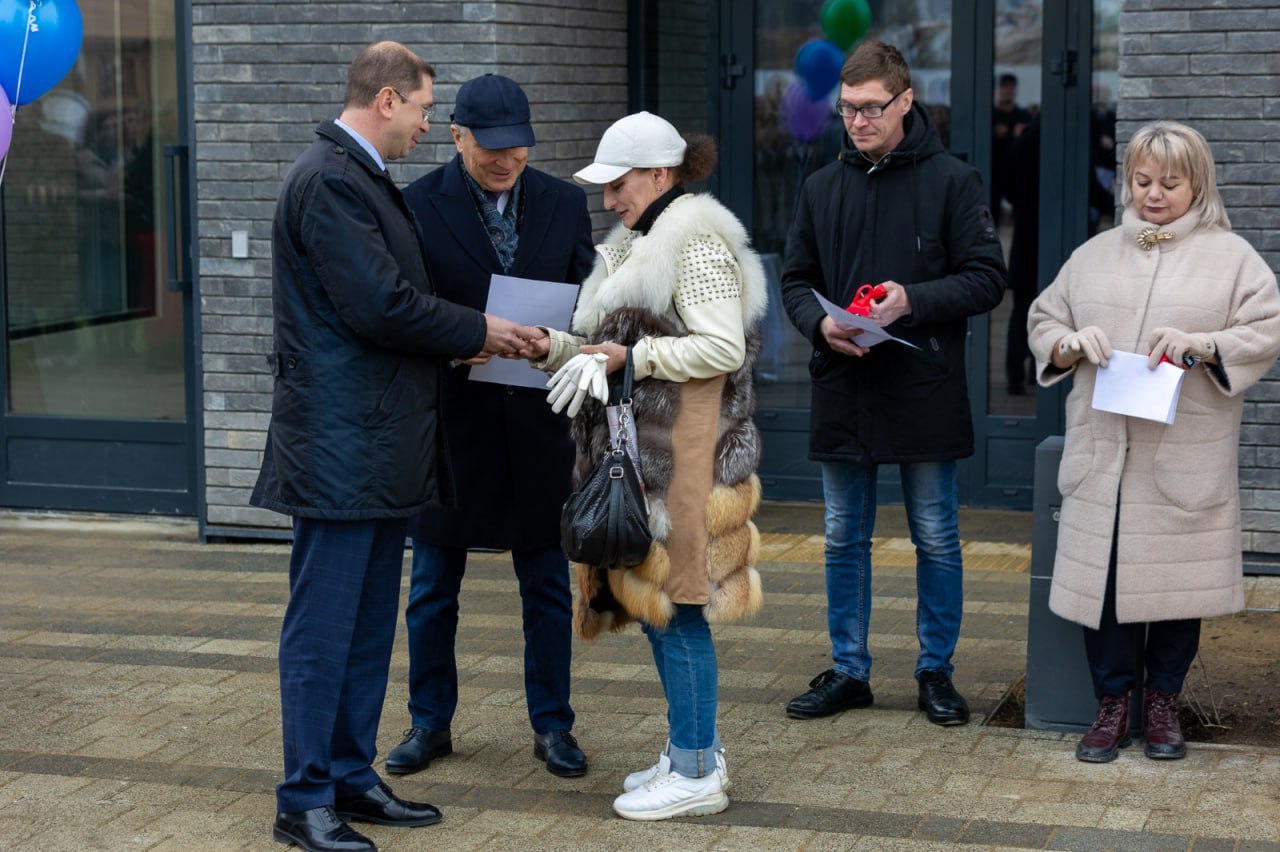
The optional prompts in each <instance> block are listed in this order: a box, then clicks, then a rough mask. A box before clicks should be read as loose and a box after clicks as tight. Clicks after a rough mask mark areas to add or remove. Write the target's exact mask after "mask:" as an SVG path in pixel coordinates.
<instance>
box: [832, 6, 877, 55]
mask: <svg viewBox="0 0 1280 852" xmlns="http://www.w3.org/2000/svg"><path fill="white" fill-rule="evenodd" d="M869 26H871V7H869V6H868V5H867V0H827V2H825V3H823V4H822V33H823V35H825V36H826V37H827V38H828V39H830V40H831V41H833V42H835V44H836V46H837V47H839V48H840V49H841V50H848V49H849V48H850V47H852V46H853V43H854V42H855V41H857V40H858V39H860V38H862V35H863V33H865V32H866V31H867V27H869Z"/></svg>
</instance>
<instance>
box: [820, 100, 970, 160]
mask: <svg viewBox="0 0 1280 852" xmlns="http://www.w3.org/2000/svg"><path fill="white" fill-rule="evenodd" d="M902 129H903V133H904V135H903V137H902V141H901V142H899V143H898V144H897V146H896V147H895V148H894V149H893V150H892V151H890V152H889V153H888V154H885V155H884V156H883V157H881V158H880V160H879V162H876V161H873V160H872V159H871V158H870V157H868V156H867V155H866V154H864V153H862V152H861V151H859V150H858V148H857V146H856V145H854V144H853V139H851V138H850V137H849V134H848V133H845V134H844V138H843V140H842V141H841V144H840V162H842V163H844V164H845V165H846V166H850V167H851V168H855V169H860V170H862V171H864V172H867V173H868V174H870V173H873V172H878V171H880V170H881V169H893V168H902V167H903V166H909V165H912V164H913V163H918V162H919V161H920V160H921V159H923V158H924V157H932V156H934V155H935V154H945V153H946V151H947V149H946V147H945V146H944V145H943V144H942V137H941V136H939V135H938V131H937V130H935V129H934V126H933V121H932V120H931V119H930V118H929V113H927V112H925V111H924V109H923V108H921V106H920V105H919V104H916V103H913V104H912V105H911V111H910V112H908V113H907V114H906V116H905V117H904V118H903V120H902Z"/></svg>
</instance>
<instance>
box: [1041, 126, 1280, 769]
mask: <svg viewBox="0 0 1280 852" xmlns="http://www.w3.org/2000/svg"><path fill="white" fill-rule="evenodd" d="M1122 190H1123V199H1124V206H1125V209H1124V215H1123V219H1122V221H1121V224H1120V225H1119V226H1118V227H1116V228H1113V229H1111V230H1109V231H1106V232H1104V233H1102V234H1099V235H1098V236H1096V237H1094V238H1093V239H1091V240H1089V241H1088V242H1086V243H1085V244H1084V245H1082V246H1080V247H1079V248H1078V249H1076V251H1075V252H1074V253H1073V254H1072V255H1071V258H1070V259H1069V260H1068V261H1067V263H1066V265H1064V266H1063V267H1062V270H1061V271H1060V272H1059V273H1058V277H1057V278H1056V279H1055V280H1054V282H1053V283H1052V284H1051V285H1050V286H1049V287H1048V288H1047V289H1046V290H1045V291H1044V292H1043V293H1041V294H1040V296H1039V298H1037V299H1036V301H1035V302H1034V303H1033V304H1032V306H1031V311H1030V315H1029V317H1028V321H1027V326H1028V331H1029V336H1030V345H1031V351H1032V353H1033V354H1034V355H1035V358H1036V369H1037V372H1038V381H1039V383H1040V384H1041V385H1042V386H1045V387H1048V386H1050V385H1053V384H1055V383H1057V382H1059V381H1061V380H1062V379H1064V378H1066V377H1067V376H1074V377H1075V383H1074V386H1073V388H1072V390H1071V393H1070V394H1069V395H1068V397H1067V428H1066V445H1065V447H1064V450H1063V455H1062V464H1061V467H1060V468H1059V471H1058V487H1059V489H1060V491H1061V493H1062V514H1061V518H1062V520H1061V524H1060V525H1059V531H1058V551H1057V558H1056V561H1055V563H1054V571H1053V585H1052V589H1051V591H1050V595H1049V607H1050V609H1052V610H1053V611H1054V612H1055V613H1057V614H1058V615H1060V616H1062V617H1063V618H1066V619H1069V620H1071V621H1075V622H1078V623H1080V624H1082V625H1084V638H1085V652H1086V655H1087V657H1088V660H1089V668H1090V671H1091V673H1092V675H1093V684H1094V692H1095V694H1096V696H1097V698H1098V702H1099V706H1098V713H1097V717H1096V718H1095V720H1094V723H1093V726H1092V727H1091V728H1090V730H1089V731H1088V733H1086V734H1085V735H1084V737H1083V738H1082V739H1081V741H1080V744H1079V745H1078V746H1077V748H1076V756H1077V757H1078V758H1079V759H1080V760H1083V761H1088V762H1094V763H1103V762H1107V761H1110V760H1114V759H1115V757H1116V754H1117V750H1118V749H1119V748H1122V747H1124V746H1126V745H1128V744H1129V742H1130V738H1129V735H1128V730H1129V722H1128V720H1129V693H1130V690H1132V689H1134V688H1135V687H1136V686H1137V685H1138V684H1137V683H1136V682H1135V680H1136V676H1135V671H1134V660H1133V656H1134V655H1133V648H1134V644H1135V641H1141V637H1142V636H1143V631H1145V655H1144V667H1145V671H1146V679H1145V683H1144V684H1143V693H1142V701H1143V738H1144V739H1145V741H1146V748H1145V752H1146V755H1147V756H1148V757H1150V758H1155V759H1176V758H1180V757H1183V756H1185V755H1186V744H1185V742H1184V740H1183V736H1182V731H1181V729H1180V727H1179V725H1178V715H1177V702H1178V693H1179V692H1180V691H1181V689H1182V683H1183V680H1184V678H1185V677H1186V674H1187V670H1188V669H1189V668H1190V666H1191V663H1192V661H1193V660H1194V659H1195V655H1196V652H1197V649H1198V647H1199V642H1200V619H1201V618H1205V617H1208V616H1214V615H1224V614H1227V613H1231V612H1237V611H1239V610H1240V609H1242V608H1243V607H1244V589H1243V579H1242V571H1241V558H1240V506H1239V495H1238V490H1237V473H1236V463H1237V454H1238V448H1237V447H1238V442H1239V436H1240V415H1241V411H1242V408H1243V405H1244V392H1245V391H1246V390H1248V388H1249V387H1250V386H1251V385H1253V384H1254V382H1257V381H1258V380H1259V379H1261V378H1262V377H1263V376H1264V375H1266V373H1267V371H1268V370H1269V369H1270V368H1271V365H1272V364H1273V363H1274V362H1275V360H1276V355H1277V353H1278V352H1280V291H1278V290H1277V286H1276V276H1275V274H1274V273H1273V272H1272V271H1271V269H1270V268H1269V267H1268V266H1267V264H1266V262H1265V261H1263V259H1262V258H1261V257H1260V256H1259V255H1258V253H1257V252H1256V251H1254V250H1253V248H1252V247H1250V245H1249V244H1248V243H1247V242H1245V240H1243V239H1242V238H1240V237H1239V236H1236V235H1235V234H1233V233H1231V225H1230V222H1229V221H1228V219H1227V215H1226V211H1225V210H1224V209H1223V205H1222V199H1221V198H1220V197H1219V195H1218V190H1217V186H1216V184H1215V181H1214V164H1213V155H1212V153H1211V152H1210V150H1209V145H1208V143H1207V142H1206V141H1205V140H1204V137H1202V136H1201V135H1200V134H1199V133H1198V132H1196V131H1195V130H1193V129H1192V128H1190V127H1187V126H1185V125H1181V124H1176V123H1174V122H1155V123H1152V124H1149V125H1146V126H1145V127H1143V128H1142V129H1140V130H1139V131H1138V132H1137V133H1135V134H1134V136H1133V139H1132V140H1131V141H1130V142H1129V146H1128V149H1127V151H1126V153H1125V158H1124V185H1123V187H1122ZM1113 348H1114V350H1118V351H1125V352H1132V353H1139V354H1142V355H1148V362H1147V366H1148V367H1149V368H1151V369H1154V368H1155V367H1156V365H1157V364H1158V362H1160V361H1161V360H1162V358H1167V359H1169V360H1171V361H1173V362H1174V363H1175V364H1178V365H1181V366H1182V367H1184V368H1185V369H1186V371H1187V372H1186V375H1185V376H1184V377H1183V381H1182V388H1181V395H1180V396H1179V398H1178V403H1177V410H1176V415H1175V419H1174V422H1173V423H1172V424H1169V425H1165V424H1163V423H1159V422H1155V421H1153V420H1144V419H1139V418H1135V417H1126V416H1123V415H1120V414H1112V413H1108V412H1104V411H1098V410H1095V409H1094V408H1092V406H1091V400H1092V397H1093V390H1094V382H1095V380H1096V378H1097V375H1098V370H1099V369H1100V368H1105V367H1106V366H1107V363H1108V360H1109V359H1110V358H1111V357H1112V353H1113Z"/></svg>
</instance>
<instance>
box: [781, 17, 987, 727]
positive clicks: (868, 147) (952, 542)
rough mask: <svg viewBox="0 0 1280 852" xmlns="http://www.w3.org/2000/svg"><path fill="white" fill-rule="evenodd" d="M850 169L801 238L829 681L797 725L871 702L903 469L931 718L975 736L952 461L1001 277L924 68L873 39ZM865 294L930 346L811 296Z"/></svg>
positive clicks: (841, 165)
mask: <svg viewBox="0 0 1280 852" xmlns="http://www.w3.org/2000/svg"><path fill="white" fill-rule="evenodd" d="M836 109H837V111H838V112H839V114H840V116H841V117H842V118H843V119H844V126H845V130H846V131H847V136H846V139H845V142H844V147H843V150H842V152H841V155H840V159H839V160H838V161H837V162H835V163H832V164H830V165H828V166H825V167H824V168H822V169H820V170H819V171H818V172H816V173H814V174H813V175H812V176H811V177H810V178H809V179H808V180H807V181H806V182H805V184H804V187H803V189H802V191H801V195H800V198H799V200H798V202H797V205H796V213H795V220H794V222H793V223H792V227H791V232H790V234H789V236H788V239H787V249H786V259H785V263H784V268H783V273H782V292H783V302H784V303H785V306H786V309H787V313H788V314H789V315H790V317H791V321H792V322H793V323H795V326H796V328H798V329H799V330H800V333H801V334H803V335H804V336H805V337H806V338H807V339H808V340H809V341H811V342H812V344H813V348H814V352H813V357H812V359H811V361H810V364H809V372H810V375H811V376H812V381H813V384H812V406H811V409H810V411H811V415H810V434H809V457H810V458H811V459H814V460H815V461H817V462H819V463H820V464H821V467H822V487H823V496H824V499H825V501H826V518H827V520H826V578H827V627H828V630H829V632H830V636H831V646H832V654H831V656H832V660H833V665H832V667H831V668H829V669H827V670H826V671H824V672H823V673H822V674H820V675H818V676H817V677H816V678H814V679H813V680H812V681H811V682H810V684H809V690H808V691H807V692H805V693H803V694H801V695H799V696H797V697H796V698H794V699H792V700H791V702H790V703H789V704H788V705H787V715H788V716H790V717H792V718H796V719H811V718H817V717H821V716H829V715H832V714H834V713H838V712H841V711H843V710H849V709H852V708H856V707H866V706H868V705H870V704H871V702H872V693H871V686H870V679H871V654H870V652H869V650H868V648H867V635H868V632H869V631H868V626H869V619H870V615H871V612H870V609H871V537H872V533H873V531H874V528H875V512H876V476H877V471H878V468H879V466H880V465H881V464H893V465H896V466H897V467H898V472H899V474H900V477H901V483H902V493H903V500H904V502H905V504H906V511H907V520H908V523H909V526H910V528H911V538H912V541H913V543H914V544H915V547H916V586H917V590H918V603H917V607H916V634H917V637H918V639H919V644H920V651H919V654H918V656H917V659H916V663H915V667H914V673H915V677H916V679H917V682H918V690H917V693H918V694H917V704H918V706H919V708H920V709H921V710H923V711H924V712H925V714H926V715H927V717H928V719H929V721H930V722H933V723H934V724H938V725H962V724H964V723H965V722H967V721H968V719H969V708H968V705H967V703H966V702H965V700H964V698H963V697H962V696H961V695H960V693H959V692H958V691H957V690H956V688H955V686H954V685H953V683H952V671H953V665H952V661H951V660H952V656H953V653H954V651H955V647H956V641H957V639H958V638H959V635H960V617H961V611H962V608H963V598H962V578H961V573H962V563H961V556H960V533H959V525H958V512H957V506H958V496H957V491H956V489H957V484H956V460H957V459H961V458H964V457H966V456H969V455H972V454H973V423H972V421H971V419H970V413H969V394H968V389H967V387H966V382H965V358H964V351H965V337H966V333H967V320H968V318H969V317H972V316H977V315H979V314H982V313H985V312H987V311H989V310H991V309H992V308H993V307H995V306H996V305H997V304H999V302H1000V299H1001V297H1002V295H1003V293H1004V288H1005V279H1006V273H1005V267H1004V259H1003V253H1002V251H1001V248H1000V243H999V240H998V239H997V238H996V231H995V225H994V222H993V221H992V217H991V212H990V210H989V209H988V208H987V203H986V198H987V196H986V193H985V191H984V190H983V187H982V183H981V180H980V178H979V176H978V173H977V171H976V170H974V169H973V168H972V167H970V166H968V165H966V164H964V163H962V162H961V161H960V160H958V159H956V158H955V157H952V156H951V155H949V154H948V153H947V151H946V149H945V148H944V146H943V144H942V141H941V139H940V138H939V136H938V134H937V132H936V131H935V129H934V128H933V125H932V123H931V122H930V120H929V116H928V114H927V113H926V112H925V110H924V109H922V108H921V107H920V106H919V105H917V104H915V103H914V93H913V91H912V89H911V70H910V68H908V67H907V63H906V61H905V60H904V59H903V58H902V54H901V53H899V52H898V50H897V49H896V48H894V47H892V46H891V45H888V44H884V43H881V42H876V41H864V42H862V43H860V44H859V46H858V47H857V49H856V50H854V52H853V53H852V54H851V55H850V56H849V58H848V60H847V61H846V62H845V64H844V67H843V69H842V70H841V73H840V98H839V102H838V103H837V106H836ZM865 284H872V285H875V284H880V285H882V286H883V287H884V295H883V297H881V298H879V299H878V300H876V301H873V302H872V304H871V306H870V319H871V320H872V321H874V322H876V323H877V324H878V325H881V326H887V327H888V331H889V332H890V333H891V334H893V335H894V336H896V337H899V338H902V339H903V340H906V341H909V342H911V343H913V344H915V345H916V346H918V347H919V349H911V348H908V347H906V346H902V345H899V344H896V343H885V344H883V345H878V346H875V347H874V348H871V347H869V346H862V345H860V344H859V342H858V334H859V333H860V332H859V331H857V330H853V331H844V330H841V329H839V328H838V327H837V326H836V325H835V323H834V321H833V320H832V319H831V318H830V317H828V316H827V314H826V312H825V311H824V310H823V308H822V306H821V305H820V304H819V303H818V301H817V299H815V298H814V296H813V292H812V291H813V290H816V291H818V292H819V293H821V294H822V295H823V296H825V297H826V298H827V299H829V300H831V301H832V302H835V303H836V304H838V305H848V304H850V302H851V301H852V300H853V298H854V295H855V293H856V292H857V291H858V289H859V288H860V287H862V286H863V285H865Z"/></svg>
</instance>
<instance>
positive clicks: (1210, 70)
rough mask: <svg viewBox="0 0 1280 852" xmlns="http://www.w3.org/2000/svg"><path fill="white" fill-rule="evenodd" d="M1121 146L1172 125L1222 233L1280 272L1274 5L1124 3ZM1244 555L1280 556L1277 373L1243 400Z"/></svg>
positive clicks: (1279, 85)
mask: <svg viewBox="0 0 1280 852" xmlns="http://www.w3.org/2000/svg"><path fill="white" fill-rule="evenodd" d="M1120 33H1121V42H1120V93H1119V94H1120V98H1119V106H1118V110H1117V132H1118V135H1119V138H1120V140H1121V142H1123V141H1124V140H1126V139H1128V138H1129V137H1130V136H1132V135H1133V132H1134V131H1135V130H1137V129H1138V128H1139V127H1140V126H1142V124H1144V123H1145V122H1147V121H1151V120H1154V119H1157V118H1169V119H1175V120H1179V121H1185V122H1186V123H1188V124H1190V125H1192V126H1194V127H1195V128H1196V129H1197V130H1199V131H1200V132H1201V133H1203V134H1204V136H1205V138H1206V139H1208V140H1209V144H1210V145H1211V146H1213V152H1214V157H1215V159H1216V161H1217V164H1218V184H1219V188H1220V190H1221V192H1222V197H1223V200H1224V201H1225V202H1226V205H1227V212H1228V213H1229V214H1230V216H1231V223H1232V226H1233V227H1234V229H1235V230H1236V232H1237V233H1239V234H1240V235H1241V236H1243V237H1244V238H1245V239H1247V240H1248V241H1249V242H1250V243H1252V244H1253V246H1254V248H1256V249H1257V250H1258V251H1259V252H1260V253H1261V254H1262V256H1263V257H1264V258H1266V259H1267V262H1268V263H1269V264H1270V265H1271V268H1272V269H1274V270H1277V271H1278V272H1280V61H1277V58H1276V57H1277V45H1280V0H1231V2H1228V3H1223V2H1215V1H1214V0H1125V3H1124V5H1123V8H1122V11H1121V15H1120ZM1245 399H1246V402H1245V409H1244V425H1243V428H1242V430H1241V434H1240V500H1241V515H1242V518H1241V519H1242V521H1243V527H1244V539H1243V542H1242V544H1243V547H1244V549H1245V550H1246V551H1252V552H1255V553H1260V554H1280V369H1277V370H1272V372H1271V375H1270V376H1269V377H1268V378H1267V379H1266V380H1264V381H1263V382H1262V383H1260V384H1259V385H1257V386H1256V387H1254V388H1252V389H1251V390H1250V391H1249V393H1248V395H1247V396H1246V398H1245Z"/></svg>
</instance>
